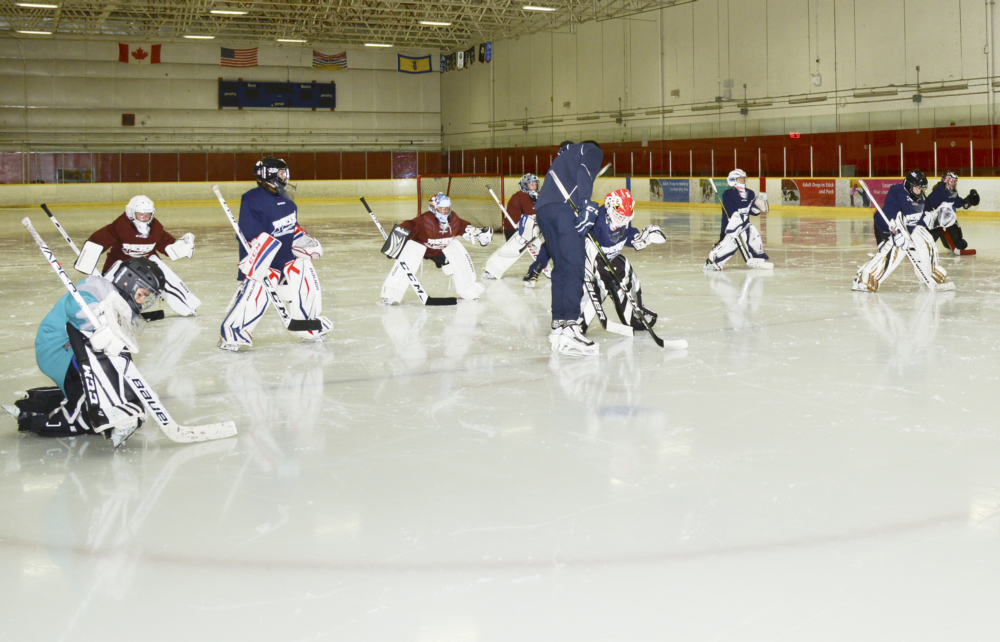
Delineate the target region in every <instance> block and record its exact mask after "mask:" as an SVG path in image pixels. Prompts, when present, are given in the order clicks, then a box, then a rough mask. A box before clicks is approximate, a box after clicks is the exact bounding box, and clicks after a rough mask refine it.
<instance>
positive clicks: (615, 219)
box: [604, 189, 635, 230]
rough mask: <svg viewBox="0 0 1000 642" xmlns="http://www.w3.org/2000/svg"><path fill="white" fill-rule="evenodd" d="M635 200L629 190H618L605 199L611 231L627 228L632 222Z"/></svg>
mask: <svg viewBox="0 0 1000 642" xmlns="http://www.w3.org/2000/svg"><path fill="white" fill-rule="evenodd" d="M634 207H635V200H633V198H632V193H631V192H629V191H628V190H627V189H617V190H615V191H613V192H611V193H610V194H608V195H607V196H605V197H604V209H605V211H606V212H607V213H608V222H609V223H610V224H611V229H613V230H617V229H618V228H619V227H625V226H626V225H628V224H629V223H630V222H631V221H632V213H633V212H632V210H633V208H634Z"/></svg>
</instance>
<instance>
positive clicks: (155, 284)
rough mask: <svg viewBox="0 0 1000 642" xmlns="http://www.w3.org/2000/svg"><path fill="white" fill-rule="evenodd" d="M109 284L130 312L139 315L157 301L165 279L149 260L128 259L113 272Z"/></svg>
mask: <svg viewBox="0 0 1000 642" xmlns="http://www.w3.org/2000/svg"><path fill="white" fill-rule="evenodd" d="M111 283H112V284H113V285H114V286H115V287H116V288H118V291H119V292H121V295H122V296H123V297H124V298H125V300H126V301H128V304H129V306H130V307H131V308H132V310H133V311H134V312H135V313H136V314H140V313H142V312H144V311H146V310H148V309H149V308H151V307H153V304H155V303H156V302H157V301H158V300H159V298H160V295H161V294H162V293H163V286H164V284H165V283H166V277H165V276H164V275H163V270H161V269H160V267H159V266H158V265H156V264H155V263H153V262H152V261H150V260H149V259H143V258H139V259H129V260H128V261H125V262H124V263H122V264H121V265H120V266H119V267H118V269H117V270H115V273H114V276H113V277H111Z"/></svg>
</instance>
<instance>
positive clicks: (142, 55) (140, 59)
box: [118, 42, 160, 65]
mask: <svg viewBox="0 0 1000 642" xmlns="http://www.w3.org/2000/svg"><path fill="white" fill-rule="evenodd" d="M118 62H130V63H133V64H139V65H156V64H159V62H160V45H129V44H126V43H124V42H119V43H118Z"/></svg>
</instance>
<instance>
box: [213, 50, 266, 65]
mask: <svg viewBox="0 0 1000 642" xmlns="http://www.w3.org/2000/svg"><path fill="white" fill-rule="evenodd" d="M221 49H222V52H221V53H220V54H219V65H220V66H221V67H256V66H257V47H254V48H253V49H228V48H226V47H221Z"/></svg>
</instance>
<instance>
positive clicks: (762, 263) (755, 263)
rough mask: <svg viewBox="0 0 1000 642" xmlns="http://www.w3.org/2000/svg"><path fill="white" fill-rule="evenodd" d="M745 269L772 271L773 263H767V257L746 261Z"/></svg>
mask: <svg viewBox="0 0 1000 642" xmlns="http://www.w3.org/2000/svg"><path fill="white" fill-rule="evenodd" d="M747 267H748V268H753V269H757V270H773V269H774V263H769V262H768V261H767V257H764V258H752V259H747Z"/></svg>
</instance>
